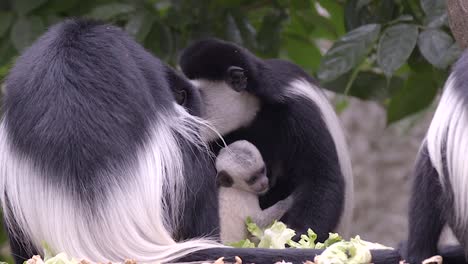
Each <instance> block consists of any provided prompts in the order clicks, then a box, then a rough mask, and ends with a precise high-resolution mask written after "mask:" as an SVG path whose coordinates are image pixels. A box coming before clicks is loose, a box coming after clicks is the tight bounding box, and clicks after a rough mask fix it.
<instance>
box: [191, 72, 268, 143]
mask: <svg viewBox="0 0 468 264" xmlns="http://www.w3.org/2000/svg"><path fill="white" fill-rule="evenodd" d="M192 83H193V84H194V86H195V87H197V88H198V89H199V91H200V97H201V102H202V114H201V117H202V118H203V119H205V120H207V121H208V122H209V123H210V124H211V125H212V126H213V127H214V128H215V129H216V130H217V132H219V133H220V134H221V135H226V134H228V133H230V132H232V131H235V130H237V129H239V128H242V127H246V126H248V125H249V124H250V123H251V122H252V121H253V120H254V119H255V117H256V115H257V112H258V111H259V110H260V101H259V100H258V98H257V97H256V96H254V95H252V94H250V93H248V92H247V91H240V92H238V91H236V90H234V89H233V88H232V87H231V86H229V85H228V84H227V83H226V82H224V81H217V82H213V81H207V80H194V81H192ZM202 133H203V136H204V138H205V139H206V140H207V141H211V140H214V139H216V138H217V134H216V133H214V132H213V131H211V130H208V129H207V130H206V131H202Z"/></svg>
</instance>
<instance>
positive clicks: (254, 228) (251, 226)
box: [245, 217, 263, 239]
mask: <svg viewBox="0 0 468 264" xmlns="http://www.w3.org/2000/svg"><path fill="white" fill-rule="evenodd" d="M245 224H246V225H247V230H248V231H249V232H250V234H252V235H253V236H254V237H256V238H259V239H261V238H262V237H263V230H262V229H261V228H260V227H259V226H258V225H257V224H256V223H254V222H253V221H252V218H250V217H247V219H246V220H245Z"/></svg>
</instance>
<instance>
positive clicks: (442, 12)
mask: <svg viewBox="0 0 468 264" xmlns="http://www.w3.org/2000/svg"><path fill="white" fill-rule="evenodd" d="M421 8H422V9H423V11H424V13H426V17H425V18H424V25H426V26H427V27H432V28H437V27H441V26H443V25H448V16H447V5H446V2H445V0H421Z"/></svg>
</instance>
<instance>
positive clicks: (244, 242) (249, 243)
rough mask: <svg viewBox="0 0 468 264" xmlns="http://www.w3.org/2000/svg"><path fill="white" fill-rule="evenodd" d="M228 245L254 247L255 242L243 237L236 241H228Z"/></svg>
mask: <svg viewBox="0 0 468 264" xmlns="http://www.w3.org/2000/svg"><path fill="white" fill-rule="evenodd" d="M228 246H231V247H235V248H255V243H253V242H252V241H250V240H248V239H244V240H241V241H238V242H234V243H230V244H229V245H228Z"/></svg>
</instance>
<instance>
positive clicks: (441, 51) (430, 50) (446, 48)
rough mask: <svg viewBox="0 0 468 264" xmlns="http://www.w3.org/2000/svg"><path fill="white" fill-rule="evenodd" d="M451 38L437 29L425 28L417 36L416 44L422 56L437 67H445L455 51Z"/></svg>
mask: <svg viewBox="0 0 468 264" xmlns="http://www.w3.org/2000/svg"><path fill="white" fill-rule="evenodd" d="M453 45H454V40H453V38H452V37H451V36H450V35H449V34H447V33H445V32H444V31H442V30H439V29H426V30H424V31H423V32H422V33H421V34H420V35H419V38H418V46H419V50H420V51H421V53H422V55H423V56H424V58H426V60H427V61H429V62H430V63H431V64H432V65H434V66H435V67H437V68H439V69H445V68H447V67H448V66H449V65H450V63H451V62H453V60H452V58H453V54H454V53H456V46H455V47H454V46H453Z"/></svg>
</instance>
